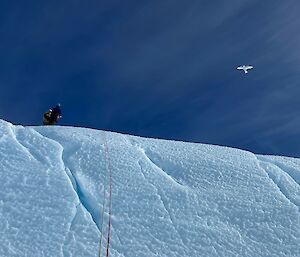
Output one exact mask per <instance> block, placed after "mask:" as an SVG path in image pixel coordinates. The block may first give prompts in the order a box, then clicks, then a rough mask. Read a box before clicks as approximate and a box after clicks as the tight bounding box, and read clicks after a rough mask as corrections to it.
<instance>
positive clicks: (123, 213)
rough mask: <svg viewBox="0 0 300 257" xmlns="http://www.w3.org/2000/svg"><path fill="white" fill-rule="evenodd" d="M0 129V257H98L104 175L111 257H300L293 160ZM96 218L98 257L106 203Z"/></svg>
mask: <svg viewBox="0 0 300 257" xmlns="http://www.w3.org/2000/svg"><path fill="white" fill-rule="evenodd" d="M0 129H1V135H0V136H1V138H0V158H1V161H0V184H1V190H0V256H5V257H10V256H18V257H19V256H56V257H58V256H65V257H67V256H82V257H89V256H91V257H92V256H97V255H98V248H99V238H100V231H101V229H100V226H101V222H100V221H101V209H102V206H103V203H104V198H108V184H109V183H108V181H109V180H108V179H109V175H108V167H111V172H112V227H111V246H110V256H116V257H117V256H131V257H132V256H139V257H142V256H147V257H148V256H166V257H167V256H168V257H170V256H185V257H194V256H226V257H228V256H255V257H257V256H300V186H299V183H300V159H296V158H287V157H278V156H259V155H258V156H257V155H254V154H253V153H250V152H247V151H242V150H238V149H233V148H227V147H220V146H212V145H204V144H193V143H184V142H175V141H166V140H157V139H146V138H140V137H134V136H128V135H122V134H117V133H111V132H104V131H97V130H91V129H85V128H72V127H54V126H52V127H22V126H14V125H12V124H10V123H7V122H5V121H1V120H0ZM105 141H106V142H107V150H108V151H107V152H108V155H106V153H107V152H106V147H105ZM104 191H105V192H106V193H104ZM104 196H105V197H104ZM105 210H106V211H105V217H104V226H103V227H104V231H103V238H104V242H103V245H102V246H103V247H102V255H103V256H105V255H104V252H105V248H106V241H107V223H108V202H107V199H106V204H105Z"/></svg>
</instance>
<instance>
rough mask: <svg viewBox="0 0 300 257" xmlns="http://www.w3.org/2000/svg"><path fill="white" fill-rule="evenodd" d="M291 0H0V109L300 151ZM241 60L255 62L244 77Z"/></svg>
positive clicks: (17, 117) (20, 120)
mask: <svg viewBox="0 0 300 257" xmlns="http://www.w3.org/2000/svg"><path fill="white" fill-rule="evenodd" d="M299 13H300V2H299V1H296V0H294V1H289V0H288V1H282V0H272V1H271V0H266V1H260V0H231V1H225V0H215V1H209V0H201V1H196V0H189V1H170V0H166V1H121V0H120V1H99V0H98V1H93V0H91V1H78V0H72V1H71V0H66V1H53V0H52V1H26V2H24V1H14V2H11V1H2V2H1V3H0V33H1V41H0V57H1V59H0V86H1V96H0V97H1V99H0V115H1V117H2V118H3V119H5V120H8V121H10V122H12V123H15V124H23V125H40V124H41V123H42V114H43V112H44V111H46V110H47V109H48V108H49V107H51V106H53V105H55V104H56V103H58V102H59V103H61V104H62V111H63V119H62V120H61V122H60V124H61V125H73V126H84V127H92V128H97V129H106V130H112V131H117V132H122V133H130V134H134V135H141V136H147V137H158V138H165V139H176V140H183V141H192V142H202V143H210V144H218V145H226V146H233V147H238V148H242V149H246V150H250V151H253V152H255V153H268V154H279V155H288V156H295V157H300V147H299V146H300V132H299V127H300V100H299V94H300V85H299V81H300V73H299V70H300V47H299V46H300V33H299V27H300V19H299V17H298V16H299ZM240 64H252V65H253V66H254V67H255V68H254V69H253V70H252V71H251V72H250V73H249V74H248V75H247V76H245V75H243V74H242V72H240V71H237V70H236V67H237V66H238V65H240Z"/></svg>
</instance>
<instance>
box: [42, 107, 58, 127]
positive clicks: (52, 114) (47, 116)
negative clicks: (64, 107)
mask: <svg viewBox="0 0 300 257" xmlns="http://www.w3.org/2000/svg"><path fill="white" fill-rule="evenodd" d="M60 118H61V109H60V107H59V105H56V106H55V107H54V108H53V109H52V110H51V109H49V111H47V112H45V113H44V116H43V124H44V125H55V124H56V123H57V122H58V120H59V119H60Z"/></svg>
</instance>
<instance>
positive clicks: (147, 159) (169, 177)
mask: <svg viewBox="0 0 300 257" xmlns="http://www.w3.org/2000/svg"><path fill="white" fill-rule="evenodd" d="M124 137H125V140H126V141H127V142H129V144H130V145H132V147H134V148H135V149H136V150H137V151H138V152H140V153H141V154H142V156H143V157H144V158H145V160H146V161H148V162H150V164H151V165H155V167H156V168H157V169H159V170H161V172H162V173H163V174H164V176H167V177H168V179H171V180H172V182H173V183H176V185H178V184H179V183H177V182H176V181H174V179H173V178H172V177H171V176H170V175H169V174H167V173H166V172H165V171H163V170H162V169H161V168H159V167H158V166H157V165H156V164H155V163H153V162H152V161H151V160H149V157H148V156H147V155H146V153H145V150H144V149H143V148H141V147H140V146H138V145H136V144H134V143H132V141H131V140H130V139H128V138H127V136H126V135H124ZM138 164H139V166H140V171H141V174H142V176H143V178H144V179H145V181H146V182H147V183H148V184H149V185H151V186H152V187H153V188H154V190H155V191H156V195H157V196H158V198H159V200H160V202H161V204H162V207H163V208H164V210H165V211H166V213H167V215H168V217H169V220H170V223H171V224H172V226H173V228H174V230H175V231H176V233H177V234H178V237H179V240H180V242H181V244H182V246H183V248H185V244H184V241H183V238H182V236H181V234H180V233H179V231H178V230H177V228H176V226H175V222H174V220H173V218H172V215H171V213H170V211H169V210H168V208H167V206H166V204H165V201H164V200H163V197H162V194H160V192H159V189H158V188H157V187H156V186H155V185H154V184H153V183H152V182H151V181H149V180H148V179H147V178H146V176H145V174H144V170H143V167H142V164H141V160H139V161H138ZM179 185H180V186H181V187H184V186H183V185H181V184H179Z"/></svg>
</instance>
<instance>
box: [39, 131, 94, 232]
mask: <svg viewBox="0 0 300 257" xmlns="http://www.w3.org/2000/svg"><path fill="white" fill-rule="evenodd" d="M36 132H37V133H38V134H40V135H41V136H42V137H44V138H46V139H48V140H50V141H52V142H53V143H55V144H57V145H58V146H59V148H60V149H61V151H60V160H61V165H62V167H63V170H64V171H65V174H66V175H67V177H68V179H69V181H70V183H71V185H72V188H73V191H74V193H75V194H76V196H77V200H78V202H79V203H80V204H81V206H82V207H83V208H84V209H85V210H86V211H87V212H88V213H89V215H90V216H91V219H92V221H93V222H94V224H95V226H96V228H97V230H98V231H99V232H100V229H99V227H98V225H97V222H96V219H95V217H94V215H93V212H92V211H91V210H90V209H89V208H88V206H87V204H86V203H85V201H84V200H83V199H82V197H81V196H80V192H81V193H82V190H81V187H80V183H79V182H78V179H77V178H76V176H75V175H74V174H73V173H72V171H71V170H70V169H69V168H68V167H67V166H66V164H65V161H64V151H65V150H64V147H63V146H62V145H61V144H60V143H59V142H57V141H56V140H54V139H52V138H49V137H46V136H44V135H42V134H41V133H39V132H38V131H36ZM82 195H83V197H85V195H84V194H83V193H82ZM76 206H78V204H76ZM76 208H77V207H76Z"/></svg>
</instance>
